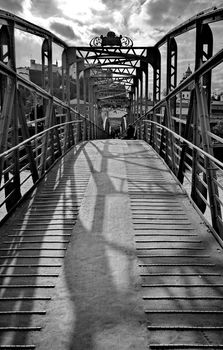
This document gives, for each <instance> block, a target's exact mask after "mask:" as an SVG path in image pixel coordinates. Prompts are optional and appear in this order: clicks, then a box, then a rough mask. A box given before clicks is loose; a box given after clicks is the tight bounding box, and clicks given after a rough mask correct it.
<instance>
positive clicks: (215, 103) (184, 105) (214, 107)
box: [176, 66, 223, 128]
mask: <svg viewBox="0 0 223 350" xmlns="http://www.w3.org/2000/svg"><path fill="white" fill-rule="evenodd" d="M191 74H192V71H191V69H190V66H188V68H187V70H186V72H185V73H184V75H183V78H182V80H181V82H182V81H183V80H185V79H186V78H188V77H189V76H190V75H191ZM192 86H193V85H192V84H191V85H189V86H188V87H187V88H186V89H184V90H183V91H181V92H180V93H179V94H178V95H177V101H176V116H177V117H178V118H179V119H181V120H184V121H186V116H187V114H188V108H189V103H190V95H191V90H192ZM220 120H223V93H221V94H220V95H219V97H218V99H212V101H211V113H210V126H211V128H212V127H213V126H215V125H216V124H217V123H218V122H219V121H220Z"/></svg>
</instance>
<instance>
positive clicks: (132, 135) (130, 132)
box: [126, 124, 135, 139]
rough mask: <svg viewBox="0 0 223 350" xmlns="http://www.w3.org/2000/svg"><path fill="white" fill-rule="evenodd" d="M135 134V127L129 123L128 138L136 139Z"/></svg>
mask: <svg viewBox="0 0 223 350" xmlns="http://www.w3.org/2000/svg"><path fill="white" fill-rule="evenodd" d="M134 134H135V128H134V126H133V125H132V124H129V126H128V128H127V136H126V138H127V139H134Z"/></svg>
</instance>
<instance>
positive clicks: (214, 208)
mask: <svg viewBox="0 0 223 350" xmlns="http://www.w3.org/2000/svg"><path fill="white" fill-rule="evenodd" d="M195 88H196V97H197V106H198V116H199V118H200V127H201V136H202V144H203V149H204V151H205V152H207V153H209V154H211V155H213V151H212V147H211V145H210V139H209V136H208V131H210V130H209V129H210V125H209V120H208V119H209V118H208V108H207V96H206V95H205V91H204V87H203V86H200V88H199V86H198V83H197V84H196V87H195ZM204 161H205V164H204V166H205V169H206V177H207V185H208V193H209V200H210V210H211V218H212V226H213V228H214V229H215V230H216V232H218V233H219V234H220V235H221V236H222V237H223V234H222V227H221V225H220V222H219V221H218V217H219V218H221V208H220V205H219V203H218V202H217V200H216V197H218V196H219V193H218V188H217V186H216V184H215V181H214V179H216V171H215V169H214V168H215V167H214V164H213V162H212V161H211V160H210V159H209V158H208V157H206V156H205V157H204Z"/></svg>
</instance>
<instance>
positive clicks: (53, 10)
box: [30, 0, 62, 18]
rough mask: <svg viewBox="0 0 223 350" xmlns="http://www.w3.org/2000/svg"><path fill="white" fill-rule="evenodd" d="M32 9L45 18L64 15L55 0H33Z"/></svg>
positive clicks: (35, 13) (33, 12) (34, 13)
mask: <svg viewBox="0 0 223 350" xmlns="http://www.w3.org/2000/svg"><path fill="white" fill-rule="evenodd" d="M30 11H31V12H32V14H33V15H34V16H38V17H43V18H49V17H53V16H58V15H62V12H61V10H60V9H59V8H58V7H57V2H56V1H55V0H47V1H46V0H31V8H30Z"/></svg>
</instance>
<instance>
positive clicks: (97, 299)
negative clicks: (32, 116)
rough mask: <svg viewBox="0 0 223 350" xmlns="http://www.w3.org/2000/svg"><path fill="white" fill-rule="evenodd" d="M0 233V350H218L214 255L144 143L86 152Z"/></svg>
mask: <svg viewBox="0 0 223 350" xmlns="http://www.w3.org/2000/svg"><path fill="white" fill-rule="evenodd" d="M0 230H1V245H0V251H1V256H0V264H1V285H0V293H1V294H0V349H1V348H4V349H15V348H16V349H18V348H19V349H38V350H50V349H55V350H127V349H129V350H132V349H136V350H146V349H172V350H173V349H206V348H210V349H221V348H223V302H222V301H223V278H222V271H223V256H222V249H221V248H220V246H219V245H218V243H217V242H216V241H215V239H214V238H213V236H212V234H211V233H210V232H209V230H208V229H207V227H206V226H205V224H204V223H202V220H201V218H200V217H199V216H198V214H197V213H196V212H195V210H194V209H193V208H192V207H191V205H190V203H189V200H188V198H187V196H186V195H185V194H184V193H183V192H182V190H181V188H180V186H179V184H178V183H177V182H176V180H175V179H174V178H173V176H172V175H171V173H170V172H169V170H168V169H167V168H166V166H165V164H164V163H163V161H162V160H161V159H160V158H159V157H158V156H157V155H156V154H155V152H154V151H153V150H152V149H151V148H150V146H148V145H147V144H146V143H145V142H143V141H138V140H133V141H125V140H98V141H90V142H86V143H83V144H82V145H80V146H79V147H77V148H76V149H75V150H72V151H70V152H69V153H68V154H67V155H66V157H65V158H64V159H63V160H62V161H61V162H60V163H58V164H57V166H56V167H55V168H54V169H53V170H52V171H51V172H50V173H49V174H48V175H47V177H46V178H45V180H44V181H43V183H42V184H41V185H40V186H39V187H38V189H37V190H36V191H35V192H34V193H33V194H32V196H31V198H30V199H29V200H28V201H27V202H26V203H24V204H23V206H22V207H21V208H19V209H18V210H17V211H16V212H15V214H14V215H13V216H12V217H11V218H10V219H9V220H8V222H7V223H6V224H5V225H4V226H2V227H1V228H0ZM6 345H7V346H6ZM18 345H19V347H18Z"/></svg>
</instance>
